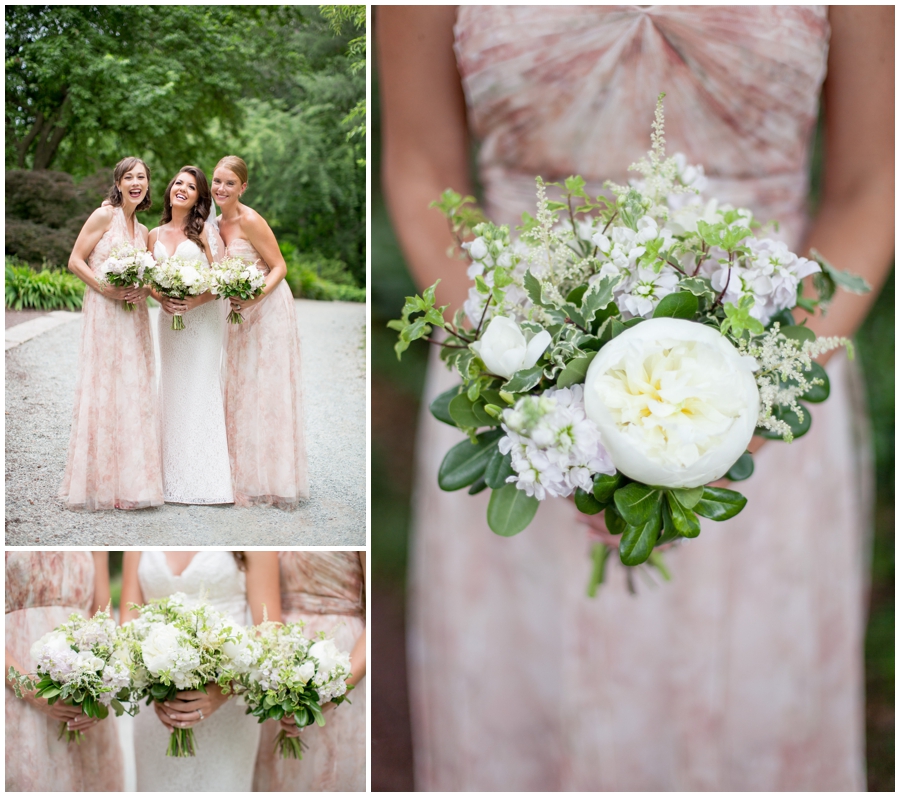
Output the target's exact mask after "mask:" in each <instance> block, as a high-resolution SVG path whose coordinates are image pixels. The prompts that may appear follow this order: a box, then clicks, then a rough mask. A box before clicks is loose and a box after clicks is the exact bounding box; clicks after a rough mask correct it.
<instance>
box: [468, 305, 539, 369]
mask: <svg viewBox="0 0 900 797" xmlns="http://www.w3.org/2000/svg"><path fill="white" fill-rule="evenodd" d="M549 345H550V333H549V332H547V330H545V329H542V330H541V331H540V332H538V333H537V335H535V336H534V337H533V338H532V339H531V340H526V339H525V335H524V334H523V333H522V330H521V329H519V325H518V324H517V323H516V322H515V321H513V320H512V319H511V318H506V317H505V316H502V315H498V316H494V317H493V318H492V319H491V322H490V323H489V324H488V325H487V329H485V331H484V334H483V335H482V336H481V339H480V340H476V341H475V342H474V343H472V344H471V348H472V351H474V352H475V353H476V354H477V355H478V356H479V357H480V358H481V359H482V361H483V362H484V364H485V365H486V366H487V368H488V370H489V371H490V372H491V373H494V374H497V376H502V377H504V378H505V379H509V378H510V377H511V376H512V375H513V374H514V373H515V372H516V371H521V370H522V369H523V368H531V367H533V366H534V364H535V363H536V362H537V361H538V357H540V356H541V355H542V354H543V353H544V350H545V349H546V348H547V347H548V346H549Z"/></svg>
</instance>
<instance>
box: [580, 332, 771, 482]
mask: <svg viewBox="0 0 900 797" xmlns="http://www.w3.org/2000/svg"><path fill="white" fill-rule="evenodd" d="M756 368H757V364H756V361H755V360H754V359H753V358H752V357H746V356H743V355H741V354H739V353H738V351H737V349H736V348H735V347H734V346H732V345H731V343H730V342H729V341H728V339H727V338H725V337H724V336H723V335H721V334H720V333H719V332H717V331H716V330H715V329H713V328H711V327H707V326H704V325H702V324H698V323H695V322H693V321H683V320H680V319H675V318H652V319H649V320H647V321H644V322H642V323H640V324H638V325H637V326H635V327H632V328H630V329H627V330H626V331H625V332H623V333H622V334H621V335H619V336H618V337H616V338H613V340H612V341H610V342H609V343H607V344H606V345H605V346H604V347H603V348H602V349H600V352H599V353H598V354H597V356H596V357H595V358H594V360H593V362H592V363H591V365H590V367H589V368H588V372H587V378H586V380H585V410H586V412H587V416H588V417H589V418H590V419H591V420H592V421H593V422H594V423H595V424H597V427H598V428H599V429H600V434H601V437H602V438H603V443H604V445H605V446H606V448H607V450H608V451H609V454H610V456H611V457H612V460H613V462H614V463H615V465H616V467H617V468H618V469H619V470H620V471H621V472H622V473H624V474H625V475H626V476H628V477H630V478H632V479H634V480H635V481H639V482H643V483H644V484H649V485H654V486H660V487H699V486H700V485H702V484H708V483H709V482H711V481H715V480H716V479H718V478H721V477H722V476H724V475H725V473H727V471H728V469H729V468H730V467H731V466H732V465H733V464H734V463H735V461H736V460H737V458H738V457H739V456H740V455H741V454H742V453H743V452H744V450H745V449H746V447H747V444H748V443H749V442H750V438H751V437H752V436H753V431H754V429H755V428H756V420H757V416H758V414H759V391H758V390H757V387H756V380H755V379H754V378H753V373H752V372H753V371H754V370H755V369H756Z"/></svg>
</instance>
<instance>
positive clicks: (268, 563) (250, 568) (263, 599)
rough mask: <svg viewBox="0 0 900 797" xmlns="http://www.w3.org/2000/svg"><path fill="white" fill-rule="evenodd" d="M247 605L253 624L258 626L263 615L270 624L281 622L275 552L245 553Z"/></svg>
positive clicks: (279, 587) (276, 555)
mask: <svg viewBox="0 0 900 797" xmlns="http://www.w3.org/2000/svg"><path fill="white" fill-rule="evenodd" d="M244 559H245V560H246V562H247V604H248V605H249V606H250V613H251V614H252V615H253V624H254V625H259V624H260V623H261V622H262V621H263V615H264V614H265V616H266V617H267V618H268V619H269V620H270V621H272V622H275V623H280V622H281V584H280V581H279V570H278V553H277V552H276V551H246V552H245V553H244Z"/></svg>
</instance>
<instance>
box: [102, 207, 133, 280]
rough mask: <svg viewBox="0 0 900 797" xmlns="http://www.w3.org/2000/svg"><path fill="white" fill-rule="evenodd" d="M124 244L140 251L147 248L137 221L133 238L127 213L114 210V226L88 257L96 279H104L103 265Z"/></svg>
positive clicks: (119, 209)
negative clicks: (126, 219)
mask: <svg viewBox="0 0 900 797" xmlns="http://www.w3.org/2000/svg"><path fill="white" fill-rule="evenodd" d="M124 243H129V244H133V245H134V246H135V247H136V248H138V249H146V248H147V247H146V246H145V244H144V238H143V236H142V235H141V232H140V225H139V224H138V221H137V219H135V220H134V235H133V236H132V235H130V234H129V232H128V224H127V222H126V221H125V211H124V210H122V208H113V220H112V224H110V226H109V229H108V230H107V231H106V232H105V233H103V235H102V236H101V238H100V240H99V241H97V245H96V246H95V247H94V249H93V251H91V253H90V255H88V265H89V266H90V267H91V271H92V272H93V273H94V275H95V276H96V277H102V276H103V275H104V274H105V271H106V270H105V269H104V268H103V264H104V263H106V261H107V260H109V253H110V252H112V250H113V249H115V248H116V247H117V246H120V245H121V244H124Z"/></svg>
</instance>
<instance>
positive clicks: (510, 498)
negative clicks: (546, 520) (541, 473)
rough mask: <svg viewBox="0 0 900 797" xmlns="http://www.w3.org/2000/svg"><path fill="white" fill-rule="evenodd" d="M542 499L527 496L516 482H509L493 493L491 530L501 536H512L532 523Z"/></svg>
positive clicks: (489, 514) (490, 519)
mask: <svg viewBox="0 0 900 797" xmlns="http://www.w3.org/2000/svg"><path fill="white" fill-rule="evenodd" d="M539 504H540V501H538V499H537V498H535V497H534V496H530V497H529V496H527V495H526V494H525V492H524V491H523V490H520V489H519V488H518V487H516V485H514V484H507V485H505V486H504V487H501V488H500V489H499V490H494V491H493V492H492V493H491V500H490V501H489V502H488V510H487V521H488V526H490V528H491V531H493V532H494V534H499V535H500V536H501V537H512V536H513V535H514V534H518V533H519V532H520V531H522V530H523V529H524V528H525V527H526V526H527V525H528V524H529V523H531V521H532V519H533V518H534V516H535V514H536V513H537V510H538V505H539Z"/></svg>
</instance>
